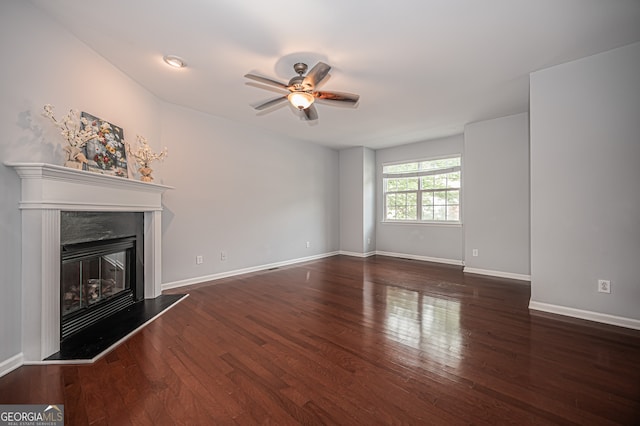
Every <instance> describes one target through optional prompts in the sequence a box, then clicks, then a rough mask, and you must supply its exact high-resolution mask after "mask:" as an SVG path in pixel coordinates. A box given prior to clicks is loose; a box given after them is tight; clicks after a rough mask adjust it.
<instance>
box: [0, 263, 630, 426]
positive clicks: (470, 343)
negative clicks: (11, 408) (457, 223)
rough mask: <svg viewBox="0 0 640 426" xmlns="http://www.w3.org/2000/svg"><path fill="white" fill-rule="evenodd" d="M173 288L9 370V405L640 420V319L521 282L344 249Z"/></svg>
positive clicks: (381, 418) (275, 419)
mask: <svg viewBox="0 0 640 426" xmlns="http://www.w3.org/2000/svg"><path fill="white" fill-rule="evenodd" d="M173 292H175V293H184V292H188V293H189V294H190V297H188V298H186V299H185V300H184V301H182V302H181V303H180V304H178V305H176V306H175V307H173V308H172V309H171V310H170V311H168V312H167V313H165V314H164V315H163V316H162V317H160V318H158V319H156V320H155V321H154V322H152V323H151V324H149V325H147V326H146V327H145V328H144V329H143V330H141V331H140V332H138V333H136V334H135V335H134V336H132V337H130V338H129V339H128V340H127V341H125V342H124V343H122V344H120V345H119V346H118V347H116V348H115V349H114V350H113V351H112V352H111V353H109V354H107V355H106V356H105V357H103V358H102V359H100V360H99V361H97V362H96V363H94V364H92V365H53V366H23V367H21V368H19V369H17V370H15V371H13V372H11V373H9V374H7V375H6V376H4V377H2V378H0V403H2V404H7V403H23V404H27V403H34V404H35V403H64V405H65V421H66V424H69V425H102V424H105V425H114V424H117V425H125V424H132V425H158V424H167V425H169V424H216V425H237V424H240V425H253V424H278V425H286V424H332V425H333V424H345V425H358V424H362V425H373V424H435V425H440V424H442V425H455V424H487V425H488V424H519V425H525V424H535V425H558V424H567V425H569V424H581V425H591V424H593V425H608V424H612V425H614V424H622V425H632V424H640V331H637V330H630V329H621V328H617V327H613V326H608V325H603V324H595V323H590V322H588V321H582V320H577V319H568V318H564V317H560V316H556V315H552V314H540V313H532V312H530V311H529V309H528V303H529V298H530V287H529V285H528V284H527V283H524V282H522V281H515V280H509V279H503V278H492V277H487V276H481V275H473V274H465V273H463V272H462V271H461V269H460V268H459V267H456V266H452V265H439V264H434V263H428V262H420V261H412V260H406V259H397V258H389V257H384V256H372V257H369V258H366V259H360V258H354V257H347V256H334V257H330V258H326V259H322V260H318V261H313V262H307V263H304V264H299V265H293V266H289V267H283V268H277V269H274V270H269V271H260V272H255V273H251V274H246V275H243V276H238V277H230V278H225V279H221V280H218V281H216V282H214V283H202V284H198V285H194V286H191V287H187V288H180V289H176V290H174V291H173Z"/></svg>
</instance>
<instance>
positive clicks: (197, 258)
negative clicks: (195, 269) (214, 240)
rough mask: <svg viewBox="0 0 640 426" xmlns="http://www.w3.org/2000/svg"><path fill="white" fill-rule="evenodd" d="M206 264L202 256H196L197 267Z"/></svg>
mask: <svg viewBox="0 0 640 426" xmlns="http://www.w3.org/2000/svg"><path fill="white" fill-rule="evenodd" d="M203 262H204V259H203V258H202V256H196V265H200V264H202V263H203Z"/></svg>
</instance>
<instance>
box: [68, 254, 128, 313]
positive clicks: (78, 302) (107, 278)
mask: <svg viewBox="0 0 640 426" xmlns="http://www.w3.org/2000/svg"><path fill="white" fill-rule="evenodd" d="M62 268H63V269H62V291H63V304H62V315H67V314H70V313H72V312H76V311H78V310H79V309H83V308H87V307H89V306H91V305H93V304H95V303H98V302H101V301H103V300H106V299H108V298H110V297H112V296H114V295H116V294H118V293H120V292H122V291H125V290H126V289H127V280H126V276H127V252H126V251H120V252H117V253H111V254H104V255H99V256H93V257H90V258H87V259H81V260H75V261H72V262H67V263H64V264H63V265H62Z"/></svg>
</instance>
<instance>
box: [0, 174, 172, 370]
mask: <svg viewBox="0 0 640 426" xmlns="http://www.w3.org/2000/svg"><path fill="white" fill-rule="evenodd" d="M5 164H6V165H7V166H9V167H13V168H14V170H15V171H16V173H17V174H18V175H19V177H20V178H21V199H20V203H19V206H18V207H19V208H20V210H21V217H22V225H21V227H22V229H21V232H22V259H23V260H24V259H29V262H24V261H23V262H22V270H21V275H22V355H23V363H24V364H37V363H40V362H42V361H43V360H44V359H46V358H47V357H49V356H50V355H52V354H54V353H56V352H58V351H59V350H60V212H62V211H94V212H98V211H103V212H143V213H144V294H145V299H153V298H156V297H157V296H159V295H160V294H161V292H162V290H161V283H162V281H161V261H162V257H161V247H162V245H161V242H162V240H161V239H162V227H161V226H162V216H161V214H162V194H163V193H164V192H165V191H166V190H168V189H172V188H171V187H169V186H165V185H159V184H155V183H147V182H139V181H135V180H131V179H126V178H121V177H115V176H108V175H101V174H98V173H93V172H87V171H81V170H75V169H70V168H66V167H62V166H56V165H52V164H45V163H5Z"/></svg>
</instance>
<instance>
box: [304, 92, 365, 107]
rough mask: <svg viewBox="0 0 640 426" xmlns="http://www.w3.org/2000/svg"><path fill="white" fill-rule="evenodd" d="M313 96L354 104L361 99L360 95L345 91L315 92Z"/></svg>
mask: <svg viewBox="0 0 640 426" xmlns="http://www.w3.org/2000/svg"><path fill="white" fill-rule="evenodd" d="M313 96H315V97H316V99H322V100H324V101H339V102H349V103H352V104H355V103H357V102H358V100H360V95H356V94H353V93H345V92H313Z"/></svg>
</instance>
